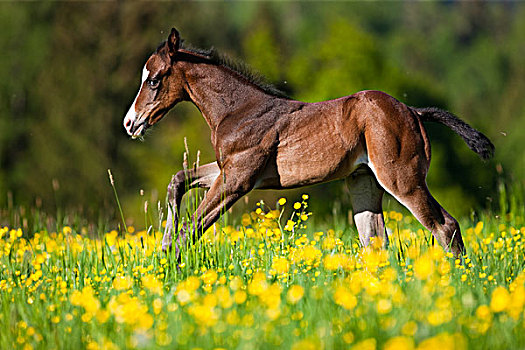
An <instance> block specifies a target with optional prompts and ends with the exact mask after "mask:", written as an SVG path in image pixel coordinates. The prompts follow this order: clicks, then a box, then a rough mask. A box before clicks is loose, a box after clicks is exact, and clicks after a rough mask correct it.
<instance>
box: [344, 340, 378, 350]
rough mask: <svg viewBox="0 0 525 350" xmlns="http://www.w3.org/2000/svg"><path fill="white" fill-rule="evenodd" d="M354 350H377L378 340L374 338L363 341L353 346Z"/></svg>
mask: <svg viewBox="0 0 525 350" xmlns="http://www.w3.org/2000/svg"><path fill="white" fill-rule="evenodd" d="M350 349H352V350H375V349H376V340H375V339H374V338H368V339H365V340H361V341H360V342H359V343H357V344H355V345H354V346H352V347H351V348H350Z"/></svg>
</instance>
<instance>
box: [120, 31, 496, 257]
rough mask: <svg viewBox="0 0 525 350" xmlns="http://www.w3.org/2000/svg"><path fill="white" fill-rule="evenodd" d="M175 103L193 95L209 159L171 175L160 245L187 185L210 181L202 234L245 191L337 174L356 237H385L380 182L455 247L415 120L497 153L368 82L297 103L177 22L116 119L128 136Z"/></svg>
mask: <svg viewBox="0 0 525 350" xmlns="http://www.w3.org/2000/svg"><path fill="white" fill-rule="evenodd" d="M181 101H190V102H192V103H193V104H194V105H195V106H196V107H197V108H198V109H199V111H200V112H201V114H202V116H203V117H204V119H205V120H206V123H207V124H208V126H209V128H210V130H211V144H212V146H213V149H214V151H215V156H216V161H215V162H212V163H209V164H205V165H202V166H198V167H196V168H193V169H187V170H181V171H179V172H177V173H176V174H175V175H174V176H173V177H172V179H171V181H170V183H169V185H168V188H167V200H168V214H167V224H166V227H165V231H164V236H163V239H162V249H163V250H164V251H170V250H171V249H172V244H173V242H172V241H173V238H172V236H173V234H174V233H175V232H176V231H177V230H178V226H179V225H178V223H179V209H180V204H181V200H182V197H183V195H184V194H185V192H186V191H188V190H189V189H191V188H197V187H200V188H206V189H207V193H206V195H205V197H204V199H203V200H202V202H201V203H200V204H199V206H198V207H197V209H196V211H195V212H194V213H193V215H192V222H193V223H194V224H195V225H194V228H193V231H192V232H191V234H192V235H193V237H194V238H198V237H200V235H201V234H202V232H204V231H206V230H207V229H208V228H209V227H211V225H213V223H214V222H215V221H216V220H217V219H218V218H219V217H220V215H221V213H223V212H224V211H226V210H228V209H229V208H230V207H231V206H232V205H233V204H234V203H235V202H236V201H237V200H239V199H240V198H241V197H243V196H244V195H246V194H247V193H248V192H250V191H251V190H253V189H274V190H279V189H289V188H296V187H301V186H307V185H313V184H318V183H323V182H327V181H332V180H336V179H343V178H344V179H346V182H347V183H348V188H349V190H350V202H351V205H352V207H353V213H354V222H355V224H356V226H357V231H358V234H359V239H360V241H361V243H362V245H363V246H367V245H369V244H370V241H371V238H372V237H380V238H381V239H383V240H384V242H386V243H388V235H387V233H386V230H385V225H384V219H383V210H382V198H383V194H384V192H385V191H386V192H388V193H389V194H391V195H392V196H393V197H394V198H395V199H396V200H397V201H399V202H400V203H401V204H402V205H404V206H405V207H406V208H407V209H409V210H410V212H411V213H412V214H413V215H414V216H415V217H416V218H417V220H418V221H419V222H420V223H421V224H422V225H423V226H424V227H426V228H427V229H428V230H429V231H430V232H431V233H432V234H433V236H434V237H435V238H436V240H437V241H438V242H439V244H441V246H442V247H443V248H444V249H445V250H446V251H447V252H451V253H452V254H453V255H454V256H456V257H460V256H461V255H462V254H463V253H464V252H465V246H464V243H463V239H462V236H461V231H460V227H459V224H458V222H457V221H456V219H454V218H453V217H452V216H451V215H450V214H449V213H448V212H447V211H446V210H445V209H444V208H443V207H442V206H441V205H440V204H439V203H438V202H437V201H436V199H435V198H434V197H433V196H432V195H431V193H430V191H429V189H428V187H427V183H426V176H427V172H428V169H429V165H430V142H429V139H428V137H427V133H426V131H425V128H424V125H423V122H437V123H441V124H444V125H446V126H448V127H449V128H450V129H452V130H453V131H454V132H455V133H457V134H459V136H461V137H462V138H463V140H464V141H465V142H466V144H467V146H468V147H469V148H470V149H471V150H473V151H474V152H476V153H477V154H478V155H479V156H480V157H481V158H482V159H488V158H490V157H492V156H493V153H494V145H493V144H492V143H491V142H490V140H489V139H488V138H487V137H486V136H485V135H483V134H482V133H481V132H479V131H477V130H475V129H474V128H472V127H471V126H470V125H468V124H467V123H465V122H463V121H462V120H460V119H459V118H458V117H456V116H455V115H453V114H452V113H450V112H447V111H445V110H442V109H438V108H435V107H429V108H415V107H410V106H407V105H406V104H404V103H402V102H400V101H398V100H397V99H395V98H394V97H392V96H390V95H388V94H386V93H384V92H380V91H371V90H367V91H360V92H357V93H355V94H353V95H349V96H345V97H341V98H337V99H334V100H329V101H323V102H316V103H306V102H301V101H296V100H293V99H291V98H289V97H287V96H286V95H284V94H283V93H281V92H280V91H278V90H277V89H275V88H274V87H272V86H268V85H264V84H263V83H261V82H260V81H258V80H257V79H256V78H254V77H253V76H252V75H250V74H248V73H246V72H243V71H242V70H241V69H238V68H237V67H235V66H234V65H232V64H229V62H227V61H226V60H225V59H222V58H221V57H220V56H218V55H217V54H215V53H214V52H213V51H204V50H200V49H195V48H191V47H187V46H186V45H184V44H183V43H182V40H181V38H180V35H179V32H178V31H177V30H176V29H175V28H173V29H172V30H171V33H170V34H169V36H168V39H167V40H166V41H165V42H163V43H162V44H161V45H160V46H159V47H158V48H157V50H156V51H155V52H154V53H153V54H151V56H150V57H149V58H148V60H147V62H146V64H145V65H144V68H143V71H142V81H141V85H140V89H139V92H138V94H137V96H136V98H135V100H134V101H133V104H132V105H131V107H130V109H129V111H128V112H127V114H126V115H125V118H124V128H125V129H126V131H127V133H128V134H129V135H130V136H131V138H133V139H135V138H142V136H143V135H144V133H145V131H146V130H147V129H148V128H149V127H151V126H153V125H154V124H156V123H157V122H158V121H159V120H161V119H162V118H163V116H164V115H165V114H166V113H167V112H168V111H169V110H170V109H172V108H173V107H174V106H175V105H176V104H177V103H179V102H181ZM185 184H186V185H185ZM190 230H191V229H190V228H189V227H188V225H182V227H181V229H180V232H179V234H178V236H177V239H176V240H175V249H176V256H177V257H179V258H180V249H182V247H183V246H184V244H185V243H186V242H187V239H188V234H189V233H190V232H189V231H190Z"/></svg>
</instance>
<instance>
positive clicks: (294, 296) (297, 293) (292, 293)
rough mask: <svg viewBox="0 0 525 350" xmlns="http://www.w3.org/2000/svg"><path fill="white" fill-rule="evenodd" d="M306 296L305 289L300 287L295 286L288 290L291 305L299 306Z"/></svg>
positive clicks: (287, 296)
mask: <svg viewBox="0 0 525 350" xmlns="http://www.w3.org/2000/svg"><path fill="white" fill-rule="evenodd" d="M303 296H304V288H303V287H301V286H299V285H293V286H291V287H290V288H289V289H288V293H287V294H286V298H287V299H288V302H289V303H290V304H297V303H298V302H299V300H301V299H302V298H303Z"/></svg>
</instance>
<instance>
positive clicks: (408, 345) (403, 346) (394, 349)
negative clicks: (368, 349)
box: [383, 336, 415, 350]
mask: <svg viewBox="0 0 525 350" xmlns="http://www.w3.org/2000/svg"><path fill="white" fill-rule="evenodd" d="M414 348H415V345H414V339H412V338H409V337H406V336H399V337H394V338H391V339H389V340H388V341H387V342H386V343H385V345H384V347H383V350H413V349H414Z"/></svg>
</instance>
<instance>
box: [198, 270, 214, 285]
mask: <svg viewBox="0 0 525 350" xmlns="http://www.w3.org/2000/svg"><path fill="white" fill-rule="evenodd" d="M202 281H203V282H204V284H213V283H215V281H217V272H215V270H213V269H210V270H208V271H206V272H205V273H204V274H203V275H202Z"/></svg>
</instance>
